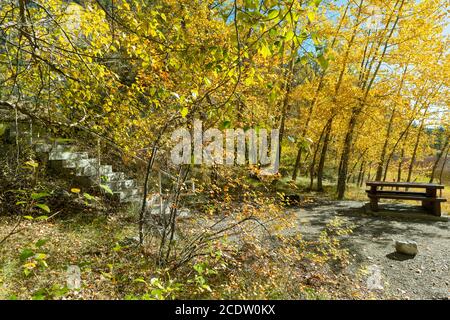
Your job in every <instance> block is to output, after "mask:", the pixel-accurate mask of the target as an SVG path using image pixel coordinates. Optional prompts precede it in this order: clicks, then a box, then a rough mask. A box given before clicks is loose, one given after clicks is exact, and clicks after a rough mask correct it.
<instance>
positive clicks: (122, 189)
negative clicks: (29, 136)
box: [35, 142, 142, 203]
mask: <svg viewBox="0 0 450 320" xmlns="http://www.w3.org/2000/svg"><path fill="white" fill-rule="evenodd" d="M35 151H36V153H38V154H47V155H48V166H49V167H50V168H52V169H54V170H55V171H58V172H59V173H60V174H63V175H69V176H71V177H72V178H73V180H74V181H75V182H76V183H77V184H78V185H80V186H82V187H88V186H94V187H99V188H100V189H103V190H106V191H107V192H106V193H110V192H111V193H112V194H111V196H112V197H113V198H114V199H116V200H118V201H119V202H121V203H132V202H140V201H142V198H141V197H140V195H141V193H140V190H139V188H138V185H137V182H136V180H134V179H128V178H127V177H126V175H125V173H123V172H120V171H113V168H112V166H111V165H107V164H101V163H100V161H99V160H98V159H97V158H92V157H90V156H89V154H88V153H87V152H83V151H79V150H78V148H77V146H75V145H71V144H60V143H53V144H49V143H45V142H39V143H36V144H35Z"/></svg>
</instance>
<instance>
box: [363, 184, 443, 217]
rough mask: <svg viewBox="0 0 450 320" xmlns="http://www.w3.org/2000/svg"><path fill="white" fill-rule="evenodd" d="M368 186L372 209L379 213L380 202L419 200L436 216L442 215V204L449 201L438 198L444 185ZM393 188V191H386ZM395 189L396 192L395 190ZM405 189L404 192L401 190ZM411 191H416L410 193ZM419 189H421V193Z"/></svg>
mask: <svg viewBox="0 0 450 320" xmlns="http://www.w3.org/2000/svg"><path fill="white" fill-rule="evenodd" d="M366 185H367V186H368V187H370V189H369V190H366V192H367V195H368V197H369V199H370V208H371V210H372V211H378V200H379V199H381V198H383V199H397V200H417V201H421V202H422V207H423V208H424V209H425V210H426V211H428V212H430V213H431V214H433V215H435V216H440V215H441V202H445V201H447V200H446V199H444V198H440V197H438V196H437V190H442V189H444V186H443V185H442V184H436V183H420V182H384V181H367V182H366ZM385 188H391V190H385ZM393 188H395V190H393ZM400 189H404V190H400ZM409 189H414V191H410V190H409ZM417 189H420V190H419V191H418V190H417Z"/></svg>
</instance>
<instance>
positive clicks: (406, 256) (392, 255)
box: [386, 252, 414, 261]
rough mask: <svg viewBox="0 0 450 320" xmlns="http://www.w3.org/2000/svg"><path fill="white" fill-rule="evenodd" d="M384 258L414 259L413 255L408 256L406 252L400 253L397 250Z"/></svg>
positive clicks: (397, 259)
mask: <svg viewBox="0 0 450 320" xmlns="http://www.w3.org/2000/svg"><path fill="white" fill-rule="evenodd" d="M386 258H388V259H391V260H395V261H405V260H411V259H414V256H408V255H406V254H401V253H398V252H392V253H389V254H387V255H386Z"/></svg>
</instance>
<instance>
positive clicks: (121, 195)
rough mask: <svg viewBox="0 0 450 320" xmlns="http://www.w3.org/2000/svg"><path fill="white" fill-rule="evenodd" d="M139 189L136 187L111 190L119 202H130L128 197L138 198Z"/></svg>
mask: <svg viewBox="0 0 450 320" xmlns="http://www.w3.org/2000/svg"><path fill="white" fill-rule="evenodd" d="M138 194H139V191H138V190H137V189H124V190H122V191H119V192H113V197H114V198H116V199H118V200H119V201H120V202H130V199H134V198H138Z"/></svg>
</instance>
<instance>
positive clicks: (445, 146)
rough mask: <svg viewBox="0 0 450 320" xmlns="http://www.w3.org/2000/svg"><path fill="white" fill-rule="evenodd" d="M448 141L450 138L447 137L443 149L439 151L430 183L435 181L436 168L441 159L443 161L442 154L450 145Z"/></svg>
mask: <svg viewBox="0 0 450 320" xmlns="http://www.w3.org/2000/svg"><path fill="white" fill-rule="evenodd" d="M448 143H449V139H448V138H446V140H445V144H444V146H443V147H442V149H441V150H439V153H438V154H437V156H436V161H435V162H434V164H433V168H432V169H431V177H430V183H433V180H434V174H435V173H436V168H437V166H438V164H439V161H441V159H442V155H443V154H444V152H445V149H447V147H448Z"/></svg>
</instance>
